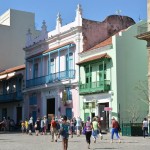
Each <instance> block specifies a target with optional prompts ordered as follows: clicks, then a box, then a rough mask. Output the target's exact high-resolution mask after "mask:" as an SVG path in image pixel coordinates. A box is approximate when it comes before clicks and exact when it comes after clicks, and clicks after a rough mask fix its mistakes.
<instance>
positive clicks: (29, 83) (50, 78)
mask: <svg viewBox="0 0 150 150" xmlns="http://www.w3.org/2000/svg"><path fill="white" fill-rule="evenodd" d="M73 78H75V70H66V71H61V72H57V73H53V74H49V75H46V76H42V77H38V78H34V79H30V80H26V88H29V87H33V86H38V85H43V84H47V83H52V82H56V81H60V80H64V79H73Z"/></svg>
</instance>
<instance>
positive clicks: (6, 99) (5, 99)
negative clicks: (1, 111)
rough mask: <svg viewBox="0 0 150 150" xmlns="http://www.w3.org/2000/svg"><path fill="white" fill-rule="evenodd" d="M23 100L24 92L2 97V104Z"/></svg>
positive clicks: (0, 96) (0, 100)
mask: <svg viewBox="0 0 150 150" xmlns="http://www.w3.org/2000/svg"><path fill="white" fill-rule="evenodd" d="M21 100H23V96H22V92H14V93H9V94H3V95H0V102H15V101H21Z"/></svg>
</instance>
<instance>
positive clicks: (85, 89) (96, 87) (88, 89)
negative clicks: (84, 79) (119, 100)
mask: <svg viewBox="0 0 150 150" xmlns="http://www.w3.org/2000/svg"><path fill="white" fill-rule="evenodd" d="M79 89H80V94H86V93H95V92H105V91H109V90H110V80H104V81H96V82H91V83H85V84H80V85H79Z"/></svg>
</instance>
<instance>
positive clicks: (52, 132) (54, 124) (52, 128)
mask: <svg viewBox="0 0 150 150" xmlns="http://www.w3.org/2000/svg"><path fill="white" fill-rule="evenodd" d="M56 127H57V124H56V121H55V117H53V118H52V121H51V134H52V141H51V142H54V138H55V142H57V128H56Z"/></svg>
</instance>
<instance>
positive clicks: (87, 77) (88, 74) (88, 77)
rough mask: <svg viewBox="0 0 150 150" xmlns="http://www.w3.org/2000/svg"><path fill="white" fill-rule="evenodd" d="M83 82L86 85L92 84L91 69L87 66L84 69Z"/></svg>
mask: <svg viewBox="0 0 150 150" xmlns="http://www.w3.org/2000/svg"><path fill="white" fill-rule="evenodd" d="M85 82H86V83H91V82H92V67H90V70H89V66H87V67H85Z"/></svg>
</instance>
